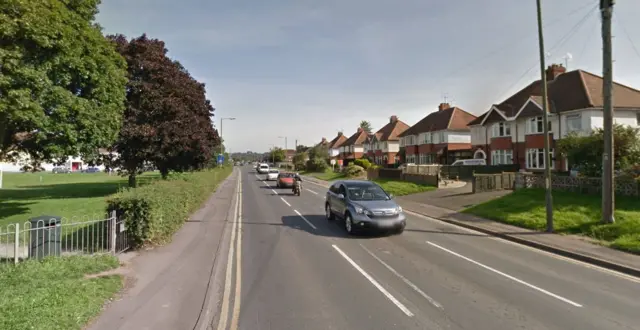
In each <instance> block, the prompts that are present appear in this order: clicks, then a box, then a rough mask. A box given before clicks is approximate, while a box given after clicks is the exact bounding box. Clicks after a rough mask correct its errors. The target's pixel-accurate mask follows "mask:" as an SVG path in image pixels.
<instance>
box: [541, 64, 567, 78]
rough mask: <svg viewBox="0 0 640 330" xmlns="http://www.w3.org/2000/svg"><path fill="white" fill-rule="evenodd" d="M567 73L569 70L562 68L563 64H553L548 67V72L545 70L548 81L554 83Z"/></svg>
mask: <svg viewBox="0 0 640 330" xmlns="http://www.w3.org/2000/svg"><path fill="white" fill-rule="evenodd" d="M565 72H567V68H565V67H564V66H562V64H551V65H549V66H548V67H547V70H545V74H546V76H547V81H552V80H554V79H556V77H558V76H559V75H561V74H563V73H565Z"/></svg>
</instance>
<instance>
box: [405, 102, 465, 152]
mask: <svg viewBox="0 0 640 330" xmlns="http://www.w3.org/2000/svg"><path fill="white" fill-rule="evenodd" d="M476 118H477V117H476V116H474V115H472V114H470V113H468V112H466V111H464V110H462V109H460V108H458V107H452V106H451V105H450V104H449V103H440V105H439V106H438V110H437V111H434V112H432V113H430V114H428V115H427V116H426V117H424V118H422V120H420V121H419V122H417V123H416V124H415V125H413V126H411V127H410V128H409V129H407V130H405V131H404V132H403V133H402V134H400V137H401V138H402V140H401V144H400V146H401V148H404V153H405V162H406V163H415V164H451V163H453V162H455V161H456V160H458V159H467V158H471V156H472V152H471V131H470V129H469V127H467V125H468V124H469V123H470V122H472V121H474V120H475V119H476Z"/></svg>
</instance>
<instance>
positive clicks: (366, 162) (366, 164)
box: [353, 158, 371, 170]
mask: <svg viewBox="0 0 640 330" xmlns="http://www.w3.org/2000/svg"><path fill="white" fill-rule="evenodd" d="M353 163H354V164H355V165H358V166H360V167H362V168H364V169H365V170H366V169H368V168H369V167H371V162H370V161H369V160H368V159H364V158H363V159H356V160H355V161H354V162H353Z"/></svg>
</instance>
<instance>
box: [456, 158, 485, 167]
mask: <svg viewBox="0 0 640 330" xmlns="http://www.w3.org/2000/svg"><path fill="white" fill-rule="evenodd" d="M469 165H476V166H478V165H480V166H485V165H487V162H486V161H485V160H484V159H460V160H456V161H455V162H453V164H451V166H469Z"/></svg>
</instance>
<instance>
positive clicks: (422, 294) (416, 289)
mask: <svg viewBox="0 0 640 330" xmlns="http://www.w3.org/2000/svg"><path fill="white" fill-rule="evenodd" d="M360 246H361V247H362V248H363V249H364V250H365V251H367V253H369V255H371V256H372V257H373V258H374V259H376V260H378V262H379V263H381V264H382V265H383V266H384V267H385V268H387V269H388V270H389V271H390V272H392V273H393V274H394V275H395V276H397V277H398V278H399V279H401V280H402V281H403V282H404V283H405V284H406V285H408V286H409V287H410V288H412V289H413V290H414V291H415V292H417V293H418V294H419V295H421V296H422V297H423V298H424V299H426V300H427V301H428V302H429V303H431V305H433V306H435V307H436V308H438V309H440V310H444V307H442V305H441V304H440V303H439V302H437V301H436V300H435V299H433V298H431V297H430V296H429V295H428V294H426V293H424V291H422V290H421V289H420V288H419V287H418V286H417V285H415V284H413V282H411V281H409V280H408V279H407V278H406V277H404V276H402V274H400V273H398V272H397V271H396V270H395V269H393V267H391V266H389V265H388V264H387V263H386V262H384V261H383V260H382V259H380V258H379V257H378V256H377V255H375V254H374V253H373V252H371V251H370V250H369V249H367V248H366V247H365V246H364V245H362V244H360Z"/></svg>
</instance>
